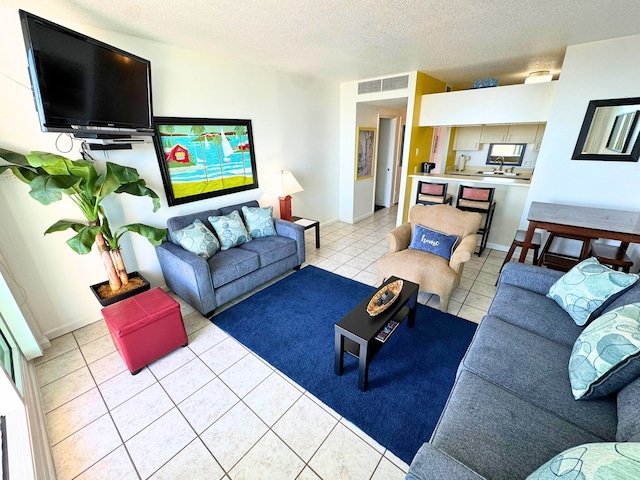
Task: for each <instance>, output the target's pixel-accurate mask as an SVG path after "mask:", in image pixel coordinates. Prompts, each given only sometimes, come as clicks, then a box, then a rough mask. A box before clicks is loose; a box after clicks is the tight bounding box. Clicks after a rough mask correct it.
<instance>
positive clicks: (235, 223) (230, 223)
mask: <svg viewBox="0 0 640 480" xmlns="http://www.w3.org/2000/svg"><path fill="white" fill-rule="evenodd" d="M209 222H210V223H211V226H213V229H214V230H215V231H216V234H217V235H218V238H219V239H220V245H221V248H220V249H221V250H229V249H230V248H232V247H235V246H237V245H242V244H243V243H247V242H250V241H251V236H250V235H249V232H247V229H246V227H245V226H244V223H242V218H240V214H239V213H238V211H237V210H234V211H233V212H231V213H230V214H229V215H221V216H211V217H209Z"/></svg>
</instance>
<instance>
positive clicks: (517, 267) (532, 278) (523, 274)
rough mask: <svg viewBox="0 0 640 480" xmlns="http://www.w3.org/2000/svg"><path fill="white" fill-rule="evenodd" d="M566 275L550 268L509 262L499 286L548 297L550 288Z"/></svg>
mask: <svg viewBox="0 0 640 480" xmlns="http://www.w3.org/2000/svg"><path fill="white" fill-rule="evenodd" d="M563 275H564V272H560V271H557V270H551V269H549V268H543V267H537V266H535V265H526V264H524V263H519V262H508V263H507V264H506V265H505V266H504V268H503V269H502V273H501V274H500V278H499V280H498V286H500V285H501V284H503V283H506V284H509V285H513V286H515V287H520V288H524V289H526V290H530V291H532V292H535V293H538V294H540V295H546V294H547V292H548V291H549V288H551V286H552V285H553V284H554V283H556V281H557V280H558V279H559V278H560V277H561V276H563Z"/></svg>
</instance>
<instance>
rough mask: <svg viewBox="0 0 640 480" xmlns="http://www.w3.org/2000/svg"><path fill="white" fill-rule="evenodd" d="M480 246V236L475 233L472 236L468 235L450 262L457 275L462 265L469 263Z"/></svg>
mask: <svg viewBox="0 0 640 480" xmlns="http://www.w3.org/2000/svg"><path fill="white" fill-rule="evenodd" d="M477 245H478V234H476V233H473V234H471V235H467V236H466V237H464V238H463V239H462V241H461V242H460V244H459V245H458V246H457V247H456V249H455V250H454V251H453V255H451V259H450V260H449V266H450V267H451V269H452V270H454V271H455V272H456V273H458V271H459V270H460V265H462V264H463V263H465V262H468V261H469V260H470V259H471V256H472V255H473V252H475V250H476V246H477Z"/></svg>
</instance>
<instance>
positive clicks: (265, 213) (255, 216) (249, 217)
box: [242, 205, 277, 238]
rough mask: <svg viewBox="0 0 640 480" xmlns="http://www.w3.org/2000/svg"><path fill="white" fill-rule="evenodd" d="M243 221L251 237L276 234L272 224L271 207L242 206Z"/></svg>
mask: <svg viewBox="0 0 640 480" xmlns="http://www.w3.org/2000/svg"><path fill="white" fill-rule="evenodd" d="M242 214H243V215H244V221H245V223H246V224H247V229H248V230H249V235H251V238H260V237H271V236H273V235H277V233H276V227H275V225H274V224H273V207H272V206H271V205H269V206H268V207H242Z"/></svg>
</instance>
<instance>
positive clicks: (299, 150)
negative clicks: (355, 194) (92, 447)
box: [0, 7, 339, 338]
mask: <svg viewBox="0 0 640 480" xmlns="http://www.w3.org/2000/svg"><path fill="white" fill-rule="evenodd" d="M34 13H36V14H37V13H38V12H34ZM51 20H52V21H54V22H57V23H61V24H64V25H66V26H68V27H70V28H72V29H74V30H78V31H81V32H82V33H85V34H87V35H90V36H93V37H95V38H98V39H100V40H102V41H105V42H107V43H110V44H112V45H115V46H117V47H119V48H122V49H124V50H126V51H130V52H132V53H135V54H137V55H139V56H141V57H143V58H147V59H149V60H150V61H151V68H152V84H153V103H154V114H155V115H157V116H176V117H206V118H243V119H244V118H246V119H251V120H252V127H253V134H254V143H255V152H256V160H257V166H258V180H259V184H260V188H259V189H257V190H250V191H247V192H241V193H238V194H233V195H227V196H224V197H216V198H213V199H209V200H202V201H199V202H195V203H189V204H186V205H181V206H176V207H168V205H167V202H166V198H165V195H164V189H163V185H162V179H161V176H160V170H159V167H158V160H157V158H156V155H155V151H154V149H153V147H152V146H151V145H142V146H135V147H134V149H133V150H130V151H116V152H110V153H109V154H108V159H109V160H111V161H114V162H116V163H121V164H125V165H128V166H132V167H135V168H137V169H138V171H139V172H140V174H141V176H142V177H143V178H145V180H146V181H147V184H148V185H149V186H150V187H151V188H153V189H154V190H155V191H156V192H157V193H158V194H159V195H160V197H161V200H162V208H161V209H160V210H159V211H158V212H157V213H155V214H153V213H152V211H151V202H150V200H149V199H147V198H144V199H142V198H136V197H130V196H124V195H123V196H122V197H120V198H119V199H118V201H117V202H110V203H107V204H106V205H105V207H106V208H107V209H109V211H110V213H111V216H112V217H114V219H115V220H116V221H118V222H122V223H129V222H133V221H139V222H143V223H148V224H151V225H155V226H164V225H166V219H167V218H168V217H171V216H175V215H180V214H185V213H188V212H194V211H198V210H202V209H205V208H215V207H218V206H223V205H228V204H231V203H237V202H241V201H246V200H250V199H260V198H262V199H263V200H264V201H265V202H270V201H272V198H271V197H266V195H267V194H268V193H269V191H270V184H271V181H272V173H273V172H275V171H277V170H279V169H286V170H291V171H292V172H293V173H294V174H295V176H296V178H297V179H298V181H299V182H300V184H301V185H302V186H303V188H304V192H301V193H298V194H296V195H295V196H294V198H293V211H294V214H297V215H301V216H308V217H311V218H314V219H317V220H320V221H321V222H325V221H329V220H334V219H335V218H337V216H338V181H337V180H338V174H337V173H336V172H337V171H338V162H339V158H338V155H337V152H338V142H339V128H338V120H339V118H338V117H339V116H338V111H339V85H338V84H337V83H334V82H329V81H325V80H318V79H313V78H309V77H302V76H297V75H291V74H287V73H284V72H282V71H278V70H275V69H270V68H265V67H259V66H254V65H250V64H246V63H241V62H236V61H233V60H230V59H228V58H225V57H222V56H216V55H214V54H212V53H208V52H207V53H205V52H199V51H193V50H185V49H181V48H177V47H173V46H168V45H163V44H159V43H156V42H152V41H147V40H142V39H138V38H135V37H130V36H126V35H120V34H116V33H114V32H108V31H103V30H97V29H93V28H90V27H87V26H84V25H71V24H65V23H64V22H61V21H59V20H57V19H55V18H51ZM0 44H2V49H0V104H2V110H3V115H1V116H0V145H2V146H3V147H5V148H8V149H12V150H17V151H21V152H28V151H30V150H45V151H51V152H55V151H56V146H55V142H56V137H57V134H52V133H46V134H45V133H42V132H40V129H39V125H38V120H37V115H36V112H35V107H34V102H33V99H32V95H31V91H30V86H29V79H28V75H27V65H26V55H25V52H24V42H23V39H22V32H21V29H20V24H19V20H18V12H17V9H10V8H5V7H0ZM229 54H230V55H232V52H229ZM69 144H70V141H69V140H68V139H67V138H66V137H62V138H60V139H59V145H60V148H62V149H65V148H68V147H69ZM77 147H78V144H77V143H76V144H75V145H74V146H73V150H72V151H71V152H70V153H68V154H67V156H69V157H71V158H79V154H78V148H77ZM95 155H96V157H97V158H98V161H99V163H103V162H104V160H105V156H104V155H103V154H102V153H99V152H98V153H96V154H95ZM0 205H2V208H0V224H1V225H2V227H1V228H0V250H1V251H2V253H3V256H4V257H5V258H6V259H7V262H8V265H7V266H8V267H9V269H10V270H11V272H12V273H13V275H14V276H15V277H16V280H17V282H18V283H19V285H20V286H21V288H23V289H24V290H25V292H26V297H27V304H28V306H29V308H30V309H31V310H32V311H33V314H34V316H35V317H36V319H37V322H38V324H39V327H40V329H41V330H42V331H43V333H44V334H45V335H47V336H49V338H53V337H55V336H58V335H61V334H63V333H66V332H68V331H70V330H73V329H75V328H78V327H80V326H82V325H86V324H88V323H91V322H93V321H96V320H98V319H100V318H101V314H100V306H99V304H98V303H97V302H96V300H95V299H94V298H93V297H92V294H91V293H90V291H89V288H88V285H90V284H94V283H98V282H101V281H103V280H104V279H105V278H106V276H105V274H104V272H103V268H102V265H101V263H100V260H99V256H98V254H97V252H92V253H91V254H90V255H88V256H78V255H77V254H75V253H74V252H72V251H71V249H70V248H69V247H68V246H67V245H66V244H65V240H66V238H68V237H67V236H65V235H66V234H65V233H57V234H53V235H48V236H46V237H44V236H43V232H44V230H45V229H46V228H47V227H49V226H50V225H51V224H52V223H54V222H55V221H56V220H58V219H60V218H69V219H77V218H78V214H77V213H76V211H75V207H74V206H73V205H72V204H71V203H70V202H68V201H64V200H63V201H62V202H59V203H57V204H55V205H52V206H48V207H45V206H42V205H40V204H39V203H37V202H36V201H35V200H32V199H31V198H30V197H29V196H28V187H27V186H26V185H24V184H22V183H21V182H19V181H18V180H16V179H14V178H12V177H10V176H7V175H5V176H3V177H1V178H0ZM123 246H124V252H123V255H124V257H125V261H126V262H127V267H128V269H129V270H130V271H132V270H140V271H141V272H143V274H144V275H145V276H147V277H148V278H149V279H150V280H151V282H152V285H153V286H162V285H164V279H163V277H162V273H161V271H160V267H159V264H158V262H157V259H156V256H155V251H154V249H153V247H152V246H151V245H149V244H148V243H147V242H146V240H144V239H142V238H139V237H138V238H136V236H135V235H131V236H129V237H128V238H127V239H126V240H125V242H124V245H123Z"/></svg>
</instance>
